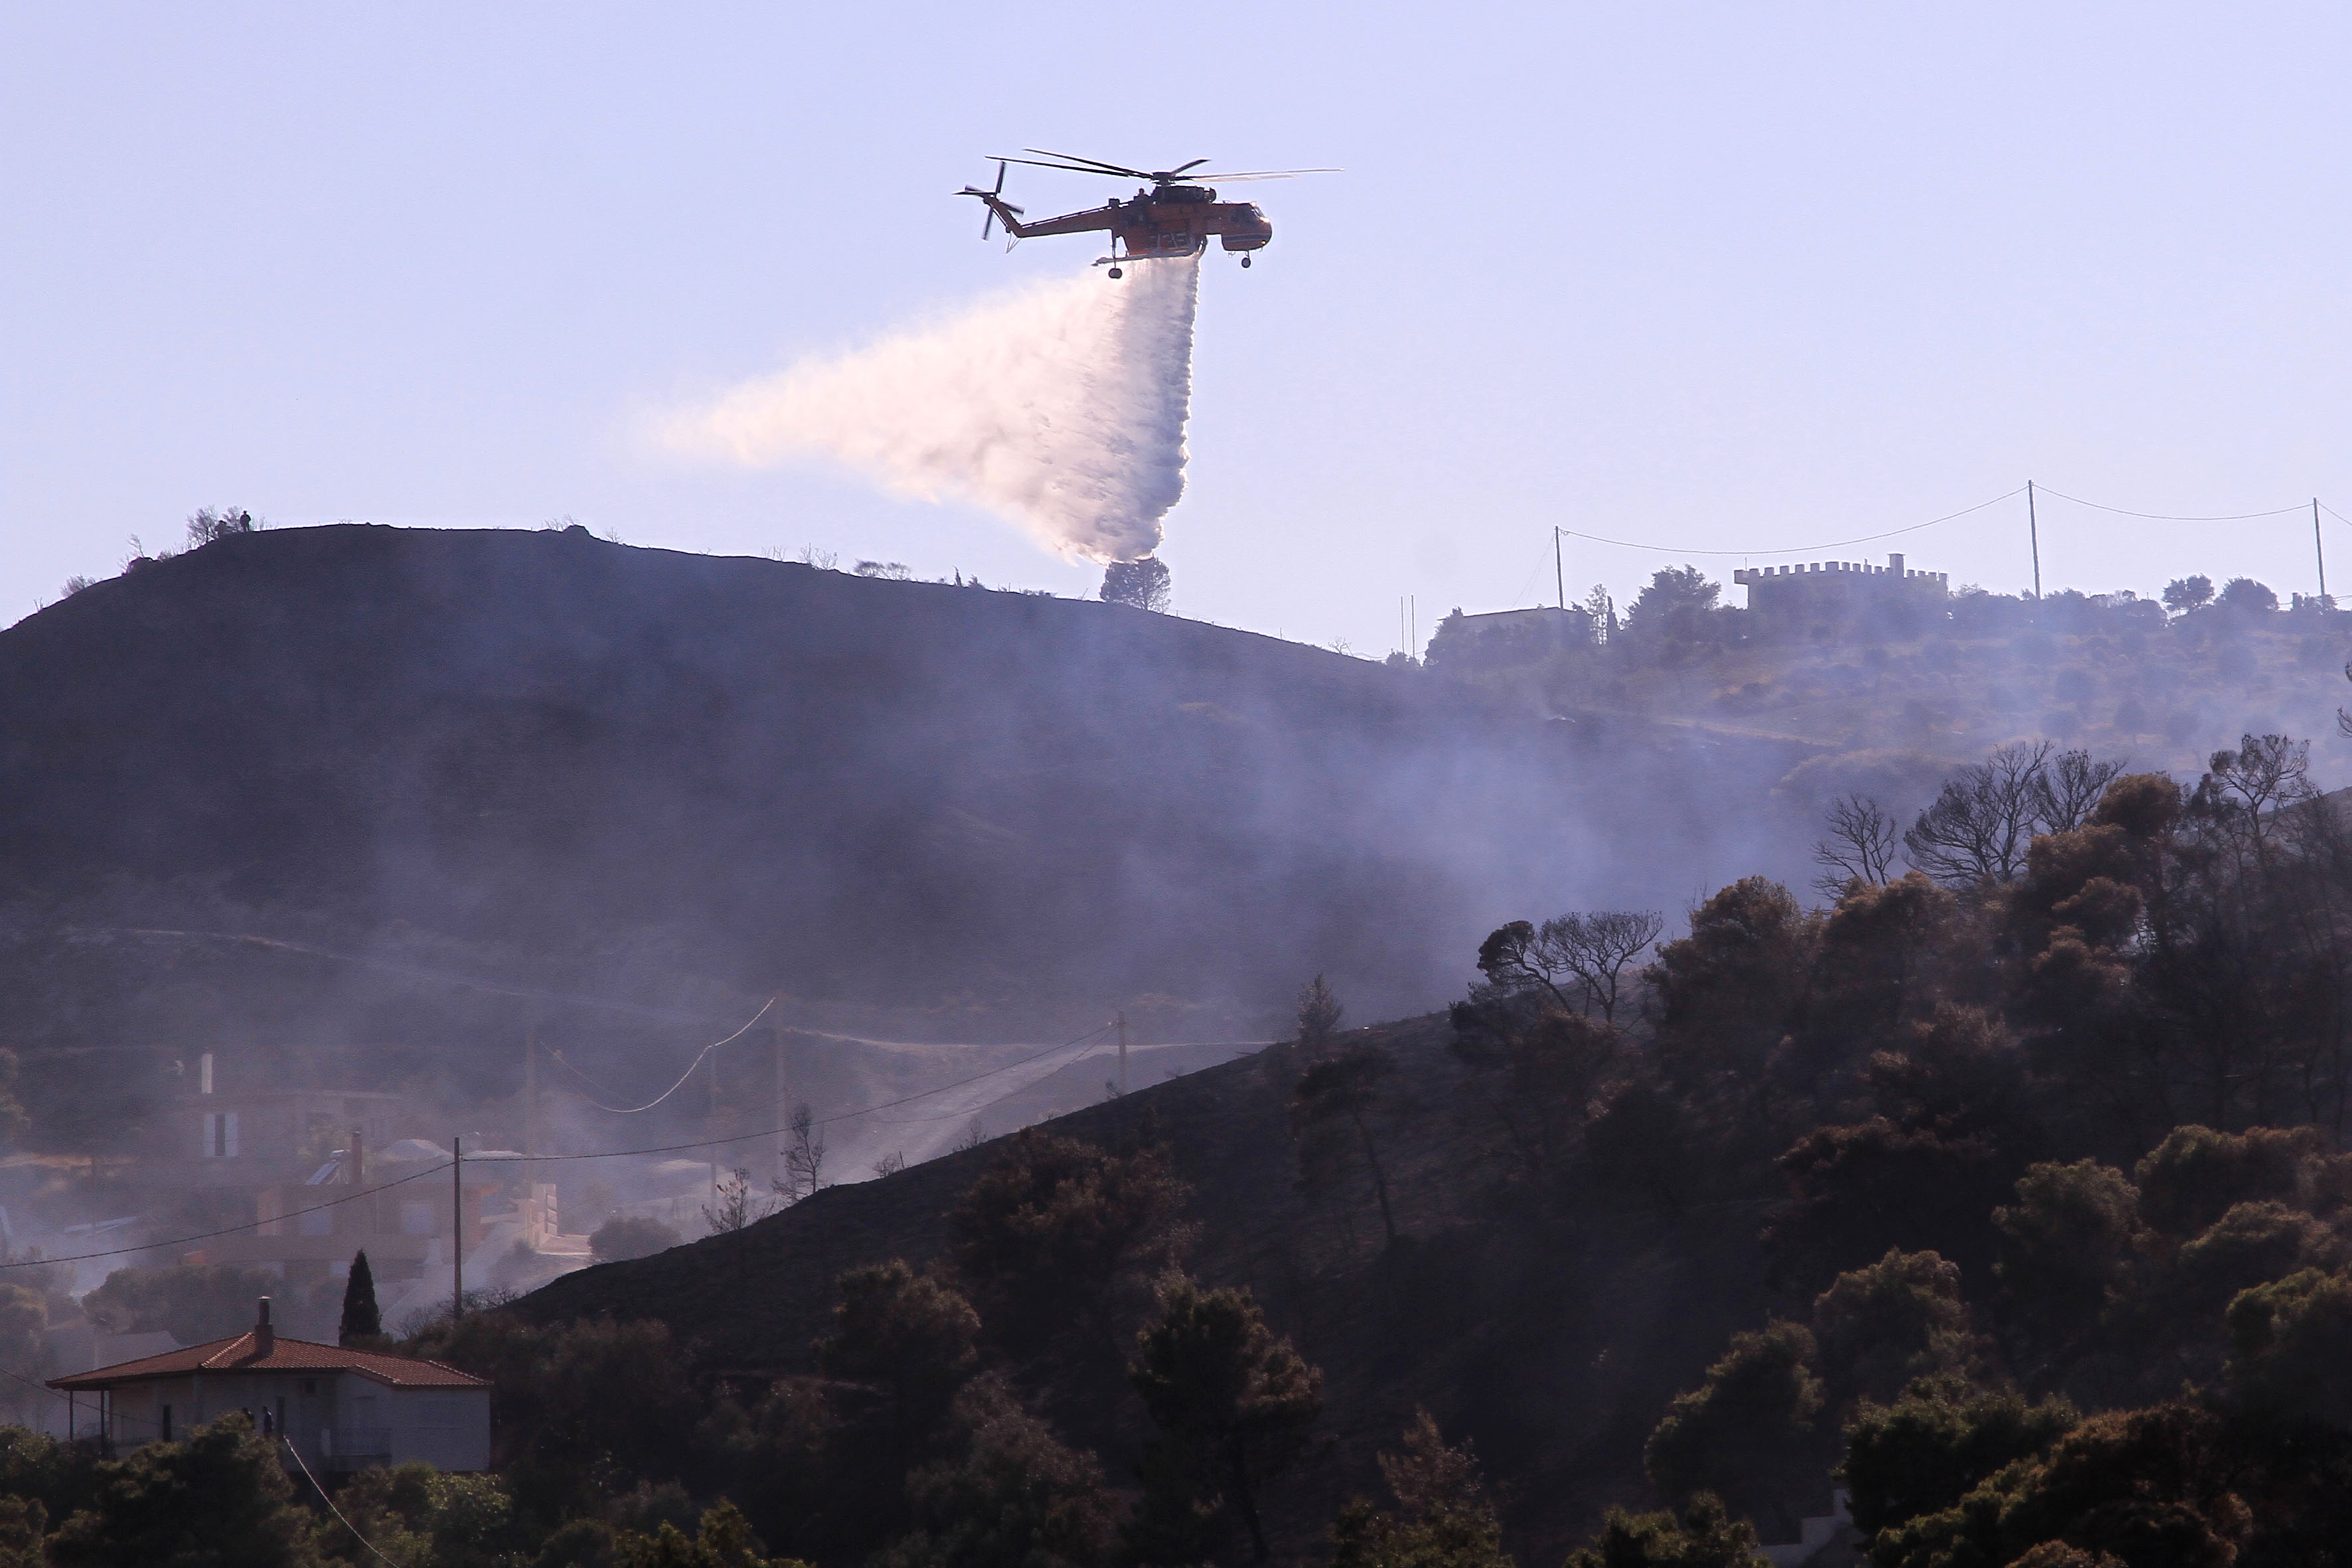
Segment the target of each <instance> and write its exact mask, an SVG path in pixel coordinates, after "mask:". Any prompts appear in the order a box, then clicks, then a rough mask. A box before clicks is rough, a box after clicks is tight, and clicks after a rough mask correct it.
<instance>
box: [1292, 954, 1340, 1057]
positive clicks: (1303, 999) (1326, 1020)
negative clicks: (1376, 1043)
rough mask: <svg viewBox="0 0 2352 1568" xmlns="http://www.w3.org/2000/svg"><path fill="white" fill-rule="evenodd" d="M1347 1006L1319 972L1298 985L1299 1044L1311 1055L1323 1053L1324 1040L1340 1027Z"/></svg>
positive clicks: (1326, 1040)
mask: <svg viewBox="0 0 2352 1568" xmlns="http://www.w3.org/2000/svg"><path fill="white" fill-rule="evenodd" d="M1347 1015H1348V1009H1347V1008H1346V1007H1344V1006H1342V1005H1340V1003H1339V997H1338V996H1337V995H1336V994H1333V992H1332V990H1331V987H1330V986H1329V985H1328V984H1324V980H1323V977H1322V976H1321V975H1319V974H1318V975H1317V976H1316V977H1315V978H1314V979H1312V980H1310V981H1308V982H1307V984H1304V985H1302V986H1300V987H1299V988H1298V1046H1299V1048H1300V1049H1301V1050H1303V1051H1305V1052H1306V1053H1307V1055H1308V1056H1310V1057H1312V1056H1316V1055H1318V1054H1320V1053H1321V1051H1322V1049H1323V1047H1324V1046H1325V1044H1326V1043H1327V1042H1328V1041H1329V1039H1330V1038H1331V1037H1332V1035H1333V1034H1334V1033H1336V1032H1337V1031H1338V1029H1339V1020H1340V1019H1341V1018H1344V1017H1346V1016H1347Z"/></svg>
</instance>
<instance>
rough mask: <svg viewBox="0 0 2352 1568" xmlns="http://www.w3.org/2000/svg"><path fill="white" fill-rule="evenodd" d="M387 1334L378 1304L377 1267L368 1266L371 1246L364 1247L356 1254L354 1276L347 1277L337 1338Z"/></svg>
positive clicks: (342, 1341) (348, 1339)
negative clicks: (368, 1250) (376, 1300)
mask: <svg viewBox="0 0 2352 1568" xmlns="http://www.w3.org/2000/svg"><path fill="white" fill-rule="evenodd" d="M382 1336H383V1312H381V1311H380V1310H377V1308H376V1304H375V1271H374V1270H373V1269H372V1268H369V1267H368V1256H367V1249H366V1248H365V1247H362V1248H361V1249H360V1251H359V1252H358V1254H357V1255H356V1256H354V1257H353V1258H352V1276H351V1278H350V1279H346V1280H344V1281H343V1316H342V1321H341V1322H340V1323H338V1324H337V1325H336V1327H335V1342H336V1343H338V1344H343V1345H348V1344H350V1343H352V1342H353V1341H355V1340H373V1339H379V1338H381V1337H382Z"/></svg>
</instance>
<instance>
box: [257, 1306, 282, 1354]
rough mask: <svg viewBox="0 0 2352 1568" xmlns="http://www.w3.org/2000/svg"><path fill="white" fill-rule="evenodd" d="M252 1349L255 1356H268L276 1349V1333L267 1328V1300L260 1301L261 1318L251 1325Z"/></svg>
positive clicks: (274, 1330)
mask: <svg viewBox="0 0 2352 1568" xmlns="http://www.w3.org/2000/svg"><path fill="white" fill-rule="evenodd" d="M253 1349H254V1352H255V1353H256V1354H257V1355H268V1354H270V1353H271V1352H274V1351H276V1350H277V1349H278V1331H277V1330H276V1329H273V1328H271V1327H270V1326H269V1298H268V1297H267V1296H264V1297H263V1298H262V1299H261V1316H260V1318H259V1320H258V1321H256V1322H255V1323H254V1325H253Z"/></svg>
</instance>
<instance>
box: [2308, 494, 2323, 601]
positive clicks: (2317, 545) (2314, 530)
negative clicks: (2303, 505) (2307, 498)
mask: <svg viewBox="0 0 2352 1568" xmlns="http://www.w3.org/2000/svg"><path fill="white" fill-rule="evenodd" d="M2311 549H2312V553H2314V554H2315V555H2317V556H2318V557H2319V596H2320V598H2322V599H2323V600H2324V599H2326V597H2327V546H2326V545H2325V544H2323V543H2321V542H2320V541H2319V498H2318V497H2317V496H2314V497H2312V498H2311Z"/></svg>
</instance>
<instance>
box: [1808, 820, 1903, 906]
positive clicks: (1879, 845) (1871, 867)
mask: <svg viewBox="0 0 2352 1568" xmlns="http://www.w3.org/2000/svg"><path fill="white" fill-rule="evenodd" d="M1828 829H1829V830H1828V832H1827V833H1826V834H1825V835H1824V836H1823V837H1822V841H1821V842H1820V843H1819V844H1816V845H1815V846H1813V863H1814V864H1815V865H1817V866H1819V867H1821V868H1822V874H1821V875H1820V876H1818V877H1816V878H1814V879H1813V886H1814V887H1816V888H1819V889H1821V890H1822V892H1824V893H1827V894H1828V895H1830V896H1831V897H1832V898H1835V897H1836V896H1837V895H1838V894H1840V893H1842V892H1843V891H1845V889H1846V888H1847V887H1848V886H1849V885H1850V884H1852V883H1853V882H1855V881H1864V882H1870V883H1880V882H1884V881H1885V880H1886V879H1887V878H1888V877H1889V876H1890V875H1892V873H1893V871H1894V869H1895V851H1896V850H1897V849H1898V848H1900V847H1901V846H1902V842H1903V838H1902V834H1901V832H1900V831H1899V830H1898V829H1897V828H1896V827H1895V818H1894V816H1893V815H1892V814H1891V813H1889V812H1888V811H1887V809H1886V808H1885V806H1883V805H1879V804H1878V803H1877V802H1876V801H1874V800H1873V799H1871V798H1870V797H1869V796H1868V795H1846V796H1844V797H1843V799H1840V800H1835V801H1832V802H1831V803H1830V811H1829V823H1828Z"/></svg>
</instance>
